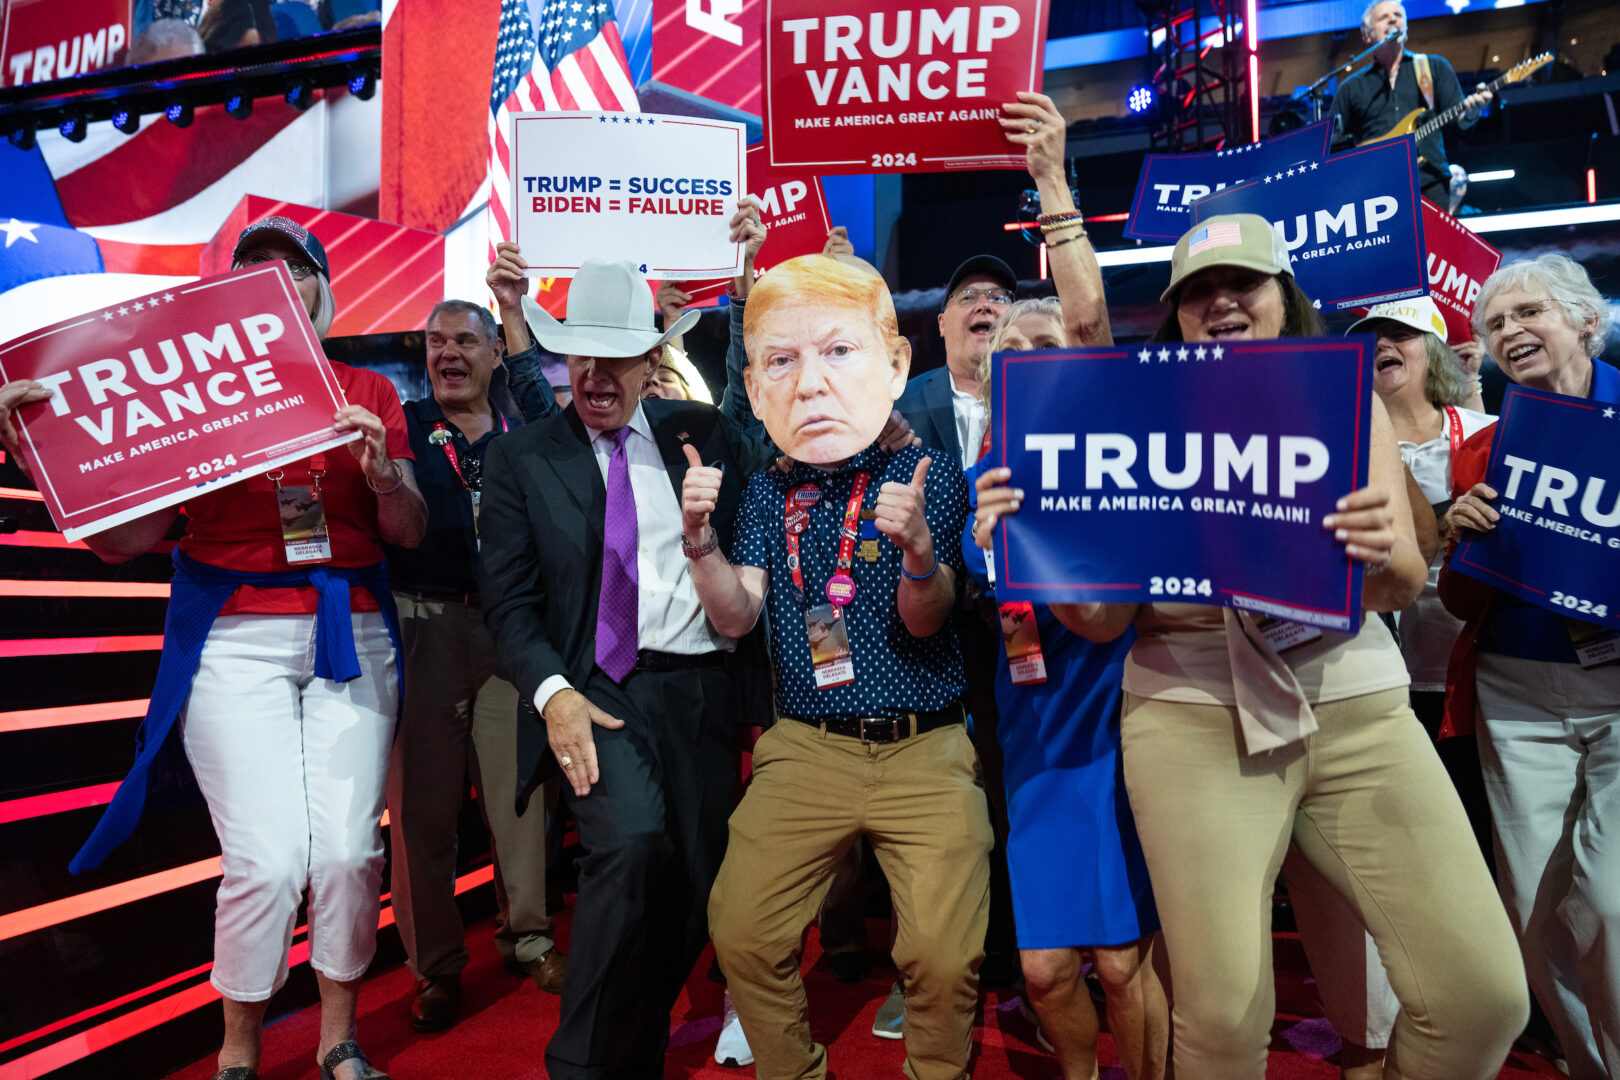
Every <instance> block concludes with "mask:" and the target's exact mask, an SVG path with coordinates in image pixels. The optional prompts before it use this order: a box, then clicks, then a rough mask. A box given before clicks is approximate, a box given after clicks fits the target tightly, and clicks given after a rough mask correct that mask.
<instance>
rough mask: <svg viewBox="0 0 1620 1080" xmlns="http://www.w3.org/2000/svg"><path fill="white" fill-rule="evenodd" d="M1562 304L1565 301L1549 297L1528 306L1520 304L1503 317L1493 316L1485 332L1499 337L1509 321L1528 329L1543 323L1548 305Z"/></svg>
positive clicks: (1531, 302)
mask: <svg viewBox="0 0 1620 1080" xmlns="http://www.w3.org/2000/svg"><path fill="white" fill-rule="evenodd" d="M1562 302H1563V301H1561V300H1556V299H1554V298H1553V297H1550V296H1549V297H1547V298H1546V299H1544V300H1532V301H1530V302H1529V303H1528V304H1520V305H1519V306H1518V307H1516V308H1514V309H1513V310H1512V311H1509V312H1506V313H1504V314H1501V315H1492V316H1491V317H1490V318H1489V319H1486V320H1485V332H1486V333H1487V334H1489V335H1491V336H1492V337H1497V336H1499V335H1500V334H1501V333H1502V331H1503V330H1504V329H1506V328H1507V321H1508V320H1509V319H1512V320H1513V321H1514V322H1516V323H1518V324H1519V325H1520V326H1523V327H1526V328H1528V327H1531V326H1534V325H1535V324H1536V323H1538V322H1540V321H1541V317H1542V316H1543V315H1545V314H1547V305H1548V304H1558V303H1562Z"/></svg>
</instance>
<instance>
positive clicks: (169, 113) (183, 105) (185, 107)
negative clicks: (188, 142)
mask: <svg viewBox="0 0 1620 1080" xmlns="http://www.w3.org/2000/svg"><path fill="white" fill-rule="evenodd" d="M196 114H197V111H196V109H194V108H193V107H192V104H191V102H189V101H176V102H173V103H172V104H170V105H169V107H168V108H166V109H164V110H163V115H164V116H166V117H168V118H169V123H171V124H173V125H174V126H175V127H177V128H183V127H190V126H191V121H192V118H193V117H195V116H196Z"/></svg>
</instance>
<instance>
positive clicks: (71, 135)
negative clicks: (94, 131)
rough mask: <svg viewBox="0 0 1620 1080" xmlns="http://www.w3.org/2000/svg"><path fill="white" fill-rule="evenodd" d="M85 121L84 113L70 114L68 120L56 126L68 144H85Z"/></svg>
mask: <svg viewBox="0 0 1620 1080" xmlns="http://www.w3.org/2000/svg"><path fill="white" fill-rule="evenodd" d="M84 129H85V120H84V114H83V113H70V114H69V115H68V116H67V118H66V119H64V120H63V121H62V122H61V123H60V124H58V125H57V126H56V130H57V131H60V132H61V133H62V138H64V139H66V140H67V141H68V142H84Z"/></svg>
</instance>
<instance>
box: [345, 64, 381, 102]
mask: <svg viewBox="0 0 1620 1080" xmlns="http://www.w3.org/2000/svg"><path fill="white" fill-rule="evenodd" d="M349 93H351V94H353V95H354V96H355V97H357V98H359V99H360V100H361V101H370V100H371V99H372V96H373V95H375V94H376V93H377V77H376V76H375V75H373V74H372V73H371V69H370V68H365V69H364V70H361V71H357V72H355V73H354V74H353V75H352V76H350V77H349Z"/></svg>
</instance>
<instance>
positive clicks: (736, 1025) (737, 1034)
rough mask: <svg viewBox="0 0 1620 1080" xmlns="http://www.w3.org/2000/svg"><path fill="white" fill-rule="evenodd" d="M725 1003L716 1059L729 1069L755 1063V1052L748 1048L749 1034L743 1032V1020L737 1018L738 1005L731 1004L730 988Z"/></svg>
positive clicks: (719, 1063)
mask: <svg viewBox="0 0 1620 1080" xmlns="http://www.w3.org/2000/svg"><path fill="white" fill-rule="evenodd" d="M725 1003H726V1013H725V1018H724V1019H723V1020H722V1021H721V1022H720V1038H719V1039H718V1040H717V1041H716V1042H715V1044H714V1061H715V1064H717V1065H724V1066H725V1067H726V1068H728V1069H741V1068H743V1067H744V1066H747V1065H752V1064H753V1063H754V1052H753V1051H752V1050H750V1049H748V1036H747V1035H744V1034H743V1028H742V1021H741V1020H739V1019H737V1009H736V1006H734V1005H732V1004H731V991H730V990H727V991H726V992H725Z"/></svg>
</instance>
